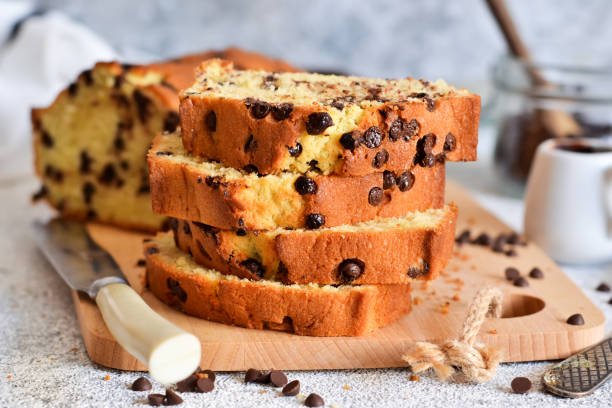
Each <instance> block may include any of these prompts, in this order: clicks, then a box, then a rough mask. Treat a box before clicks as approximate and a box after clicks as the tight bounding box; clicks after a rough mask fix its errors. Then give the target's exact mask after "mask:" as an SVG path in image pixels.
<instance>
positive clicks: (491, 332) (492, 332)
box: [488, 329, 497, 334]
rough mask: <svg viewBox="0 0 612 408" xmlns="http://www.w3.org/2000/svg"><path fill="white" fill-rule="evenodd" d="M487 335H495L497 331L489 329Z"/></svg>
mask: <svg viewBox="0 0 612 408" xmlns="http://www.w3.org/2000/svg"><path fill="white" fill-rule="evenodd" d="M488 333H489V334H497V330H496V329H491V330H489V332H488Z"/></svg>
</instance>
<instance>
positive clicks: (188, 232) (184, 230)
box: [183, 221, 191, 235]
mask: <svg viewBox="0 0 612 408" xmlns="http://www.w3.org/2000/svg"><path fill="white" fill-rule="evenodd" d="M183 232H184V233H185V234H187V235H191V228H189V223H188V222H187V221H185V223H184V224H183Z"/></svg>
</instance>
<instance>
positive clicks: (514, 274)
mask: <svg viewBox="0 0 612 408" xmlns="http://www.w3.org/2000/svg"><path fill="white" fill-rule="evenodd" d="M504 273H505V275H506V279H507V280H509V281H514V280H515V279H517V278H519V277H520V276H521V273H520V272H519V270H518V269H516V268H513V267H512V266H510V267H508V268H506V271H505V272H504Z"/></svg>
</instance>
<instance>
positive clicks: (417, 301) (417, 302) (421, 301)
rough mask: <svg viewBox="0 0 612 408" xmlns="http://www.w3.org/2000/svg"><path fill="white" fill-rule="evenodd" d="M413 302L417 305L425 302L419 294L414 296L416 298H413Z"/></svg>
mask: <svg viewBox="0 0 612 408" xmlns="http://www.w3.org/2000/svg"><path fill="white" fill-rule="evenodd" d="M412 303H413V304H414V305H415V306H418V305H420V304H421V303H423V299H421V298H420V297H418V296H415V297H414V299H412Z"/></svg>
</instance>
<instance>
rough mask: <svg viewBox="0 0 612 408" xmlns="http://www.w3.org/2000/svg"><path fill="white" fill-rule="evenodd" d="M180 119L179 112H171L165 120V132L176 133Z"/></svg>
mask: <svg viewBox="0 0 612 408" xmlns="http://www.w3.org/2000/svg"><path fill="white" fill-rule="evenodd" d="M179 122H180V117H179V114H178V112H174V111H170V112H168V113H167V114H166V117H165V118H164V131H166V132H174V131H175V130H176V128H177V126H178V125H179Z"/></svg>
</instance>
